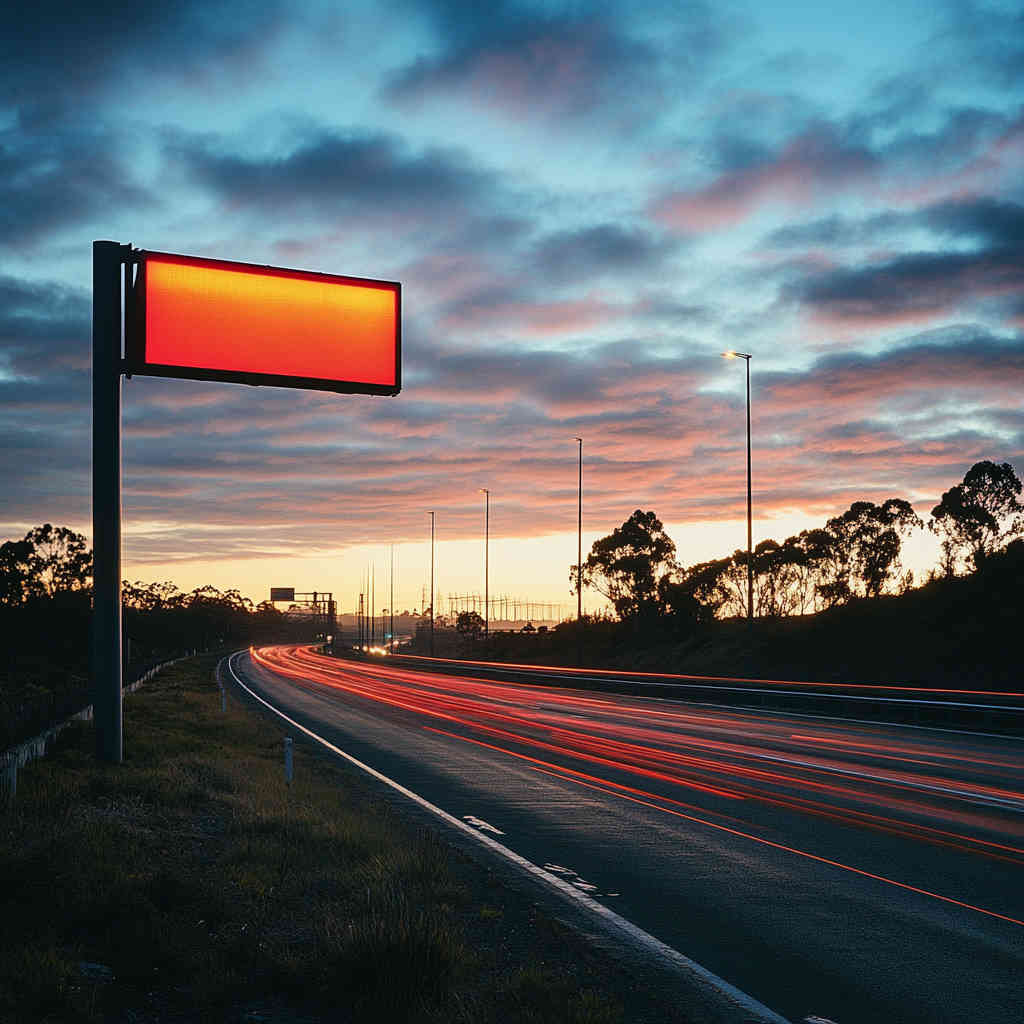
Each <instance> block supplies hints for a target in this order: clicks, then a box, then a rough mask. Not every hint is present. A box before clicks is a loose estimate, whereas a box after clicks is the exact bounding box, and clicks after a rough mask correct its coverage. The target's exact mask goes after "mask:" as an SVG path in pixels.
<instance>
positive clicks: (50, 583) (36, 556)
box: [25, 523, 92, 597]
mask: <svg viewBox="0 0 1024 1024" xmlns="http://www.w3.org/2000/svg"><path fill="white" fill-rule="evenodd" d="M25 540H26V541H27V542H28V543H29V544H31V545H32V553H31V555H29V558H28V570H29V581H28V590H29V593H30V594H31V595H32V596H34V597H53V596H54V594H59V593H63V592H66V591H73V590H85V589H87V588H88V586H89V585H90V582H91V580H92V551H91V550H90V549H89V546H88V543H87V542H86V539H85V537H83V536H82V534H80V533H75V532H74V530H69V529H68V528H67V527H66V526H51V525H50V524H49V523H44V524H43V525H42V526H37V527H35V529H32V530H29V531H28V533H26V534H25Z"/></svg>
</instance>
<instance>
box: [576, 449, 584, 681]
mask: <svg viewBox="0 0 1024 1024" xmlns="http://www.w3.org/2000/svg"><path fill="white" fill-rule="evenodd" d="M575 440H576V441H577V442H579V446H580V460H579V486H578V488H577V490H576V664H577V665H579V664H580V663H581V661H582V660H583V438H582V437H577V438H575Z"/></svg>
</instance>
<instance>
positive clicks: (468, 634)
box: [455, 612, 484, 641]
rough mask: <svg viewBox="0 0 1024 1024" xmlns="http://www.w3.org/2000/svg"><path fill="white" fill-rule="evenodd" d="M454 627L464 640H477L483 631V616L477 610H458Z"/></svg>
mask: <svg viewBox="0 0 1024 1024" xmlns="http://www.w3.org/2000/svg"><path fill="white" fill-rule="evenodd" d="M455 629H456V632H457V633H458V634H459V636H461V637H462V638H463V639H464V640H470V641H473V640H477V639H479V637H480V634H481V633H483V631H484V620H483V616H482V615H481V614H480V613H479V612H459V617H458V618H457V619H456V620H455Z"/></svg>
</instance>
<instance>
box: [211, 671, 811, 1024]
mask: <svg viewBox="0 0 1024 1024" xmlns="http://www.w3.org/2000/svg"><path fill="white" fill-rule="evenodd" d="M245 653H248V652H247V651H236V652H235V653H234V654H232V655H230V656H229V657H228V658H227V659H225V660H226V661H227V666H228V671H229V672H230V673H231V675H232V676H234V678H235V682H236V683H238V685H239V686H240V687H241V688H242V689H243V690H245V692H246V693H248V694H249V695H250V696H251V697H254V698H255V699H256V700H258V701H259V702H260V703H261V704H262V705H263V706H264V707H266V708H268V709H269V710H270V711H273V712H274V714H275V715H277V716H278V717H280V718H282V719H284V721H286V722H287V723H288V724H289V725H292V726H294V727H295V728H296V729H298V730H300V731H301V732H303V733H305V734H306V735H307V736H309V737H310V738H311V739H314V740H316V742H317V743H319V744H321V745H322V746H324V747H326V748H327V749H328V750H330V751H331V752H332V753H334V754H337V755H338V756H339V757H342V758H344V759H345V760H346V761H348V762H350V763H351V764H353V765H355V766H356V767H357V768H359V769H361V770H362V771H364V772H366V774H367V775H371V776H372V777H373V778H375V779H377V780H378V781H379V782H383V783H384V784H385V785H387V786H390V787H391V788H392V789H394V790H395V791H396V792H398V793H401V794H402V796H404V797H407V798H408V799H410V800H412V801H413V802H414V803H416V804H419V806H420V807H422V808H423V809H424V810H426V811H429V812H430V813H431V814H433V815H435V816H436V817H438V818H440V819H441V820H442V821H443V822H445V823H446V824H448V825H450V826H452V827H453V828H457V829H459V830H460V831H461V832H463V833H464V834H465V835H468V836H472V837H473V839H475V840H476V841H477V842H478V843H481V844H482V845H483V846H486V847H487V848H488V849H489V850H491V851H492V852H493V853H496V854H498V855H499V856H501V857H504V858H505V859H506V860H508V861H510V862H511V863H512V864H514V865H515V866H516V867H518V868H519V869H520V870H522V871H526V872H527V873H528V874H530V875H533V876H534V877H535V878H537V879H539V880H540V881H541V882H544V883H546V884H547V885H548V886H550V887H551V888H552V889H554V890H556V891H557V892H558V893H559V894H560V895H561V896H563V897H564V898H566V899H568V900H570V901H572V902H574V903H577V904H579V905H580V906H582V907H584V908H585V909H586V910H589V911H590V912H591V913H592V914H594V915H595V916H597V917H600V918H601V919H602V920H603V921H604V922H605V923H606V924H608V925H611V926H612V927H613V928H615V929H617V930H618V931H619V932H621V933H623V934H624V935H625V936H627V937H628V938H629V939H631V940H632V941H633V942H634V943H635V944H636V945H638V946H641V947H643V948H645V949H646V950H648V951H649V952H651V953H654V954H655V955H657V956H659V957H661V958H662V959H663V960H667V961H669V963H671V964H673V965H675V966H677V967H682V968H684V969H685V970H687V971H689V972H690V973H691V974H694V975H696V976H697V977H698V978H700V980H701V981H703V982H704V983H705V984H707V985H708V986H709V987H711V988H713V989H715V990H716V991H718V992H719V994H721V995H722V996H724V997H726V998H727V999H729V1000H730V1001H731V1002H733V1003H735V1004H736V1006H737V1008H738V1009H740V1010H742V1011H743V1012H744V1013H748V1014H756V1015H757V1016H758V1018H759V1020H760V1022H761V1024H791V1022H790V1021H788V1020H787V1019H786V1018H785V1017H781V1016H779V1014H777V1013H776V1012H775V1011H774V1010H770V1009H769V1008H768V1007H767V1006H765V1005H764V1004H763V1003H760V1002H758V1001H757V1000H756V999H755V998H754V997H753V996H749V995H747V993H746V992H743V991H741V990H740V989H738V988H736V986H735V985H730V984H729V982H727V981H726V980H725V979H724V978H720V977H718V975H717V974H713V973H712V972H711V971H709V970H708V969H707V968H706V967H701V965H700V964H699V963H697V962H696V961H695V960H691V959H690V958H689V957H688V956H684V955H683V954H682V953H680V952H679V951H678V950H676V949H673V948H672V947H671V946H668V945H666V944H665V943H664V942H662V941H661V940H660V939H657V938H655V937H654V936H653V935H651V934H650V933H649V932H645V931H644V930H643V929H642V928H640V927H638V926H637V925H635V924H633V922H632V921H628V920H626V918H624V917H621V916H620V915H619V914H616V913H615V911H613V910H609V909H608V908H607V907H606V906H605V905H604V904H603V903H599V902H598V901H597V900H595V899H592V898H591V897H590V896H587V895H586V893H584V892H581V891H580V890H579V889H577V888H575V887H574V886H572V885H570V884H569V883H568V882H565V881H563V880H562V879H561V878H558V877H557V876H556V875H553V874H551V873H550V872H549V871H545V870H544V869H543V868H541V867H538V866H537V865H536V864H534V863H533V862H532V861H529V860H527V859H526V858H525V857H522V856H520V855H519V854H518V853H516V852H515V851H514V850H510V849H509V848H508V847H507V846H504V845H502V844H501V843H499V842H497V841H496V840H494V839H492V838H491V837H490V836H488V835H485V834H484V833H483V832H480V831H479V830H477V829H475V828H473V827H471V826H470V825H467V824H466V823H465V822H464V821H460V820H459V819H458V818H456V817H455V816H454V815H451V814H449V813H448V812H447V811H445V810H442V809H441V808H440V807H438V806H437V805H436V804H432V803H431V802H430V801H429V800H427V799H426V798H425V797H422V796H420V795H419V793H414V792H413V791H412V790H411V789H407V788H406V787H405V786H403V785H402V784H401V783H400V782H395V780H394V779H390V778H388V776H386V775H384V774H383V773H381V772H379V771H377V769H376V768H371V767H370V766H369V765H368V764H364V763H363V762H362V761H360V760H359V759H358V758H357V757H353V756H352V754H349V753H347V752H346V751H344V750H342V749H341V748H340V747H336V746H335V745H334V744H333V743H331V742H330V740H326V739H324V738H323V736H319V735H317V733H315V732H313V730H312V729H307V728H306V726H304V725H301V724H300V723H298V722H296V721H295V719H294V718H289V717H288V716H287V715H286V714H285V713H284V712H283V711H280V710H278V709H277V708H275V707H274V705H273V704H271V703H269V701H266V700H264V699H263V698H262V697H261V696H260V695H259V694H258V693H254V692H253V691H252V690H251V689H249V687H248V686H246V685H245V683H243V682H242V680H241V679H239V677H238V674H237V673H236V672H235V670H234V667H233V666H232V664H231V661H232V659H233V658H237V657H238V656H239V654H245Z"/></svg>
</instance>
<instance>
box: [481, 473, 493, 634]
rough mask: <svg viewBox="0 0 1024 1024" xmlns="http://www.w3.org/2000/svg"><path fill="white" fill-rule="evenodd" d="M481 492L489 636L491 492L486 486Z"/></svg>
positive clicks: (485, 626)
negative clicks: (482, 499) (482, 497)
mask: <svg viewBox="0 0 1024 1024" xmlns="http://www.w3.org/2000/svg"><path fill="white" fill-rule="evenodd" d="M480 493H481V494H483V496H484V636H489V635H490V621H491V614H490V610H489V608H488V607H487V605H488V597H489V596H490V595H489V591H488V586H489V583H490V574H491V566H490V552H491V492H490V491H489V490H488V489H487V488H486V487H481V488H480Z"/></svg>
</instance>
